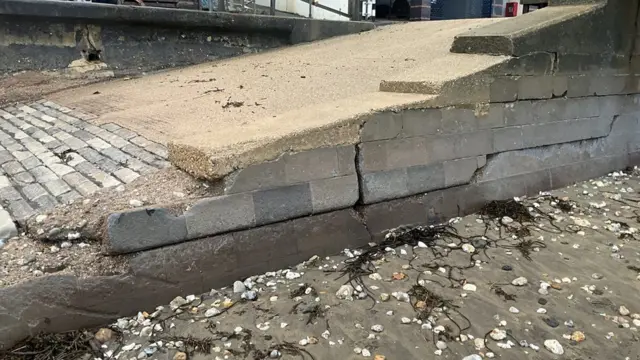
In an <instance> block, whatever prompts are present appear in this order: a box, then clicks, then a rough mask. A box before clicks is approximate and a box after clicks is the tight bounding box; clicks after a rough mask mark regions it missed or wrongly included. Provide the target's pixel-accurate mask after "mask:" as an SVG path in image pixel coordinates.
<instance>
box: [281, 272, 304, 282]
mask: <svg viewBox="0 0 640 360" xmlns="http://www.w3.org/2000/svg"><path fill="white" fill-rule="evenodd" d="M300 276H302V275H300V273H297V272H295V271H288V272H287V274H286V275H285V276H284V277H285V278H287V279H288V280H293V279H297V278H299V277H300Z"/></svg>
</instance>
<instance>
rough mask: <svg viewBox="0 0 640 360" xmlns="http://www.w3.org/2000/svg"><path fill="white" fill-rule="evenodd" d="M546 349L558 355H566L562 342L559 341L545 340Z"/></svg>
mask: <svg viewBox="0 0 640 360" xmlns="http://www.w3.org/2000/svg"><path fill="white" fill-rule="evenodd" d="M544 347H545V348H546V349H547V350H549V351H551V352H552V353H554V354H556V355H562V354H564V349H563V348H562V345H560V342H558V340H555V339H550V340H545V341H544Z"/></svg>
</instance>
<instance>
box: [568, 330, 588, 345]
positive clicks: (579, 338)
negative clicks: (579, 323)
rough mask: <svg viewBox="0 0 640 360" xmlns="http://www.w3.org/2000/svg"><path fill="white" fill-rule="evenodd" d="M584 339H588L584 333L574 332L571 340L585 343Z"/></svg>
mask: <svg viewBox="0 0 640 360" xmlns="http://www.w3.org/2000/svg"><path fill="white" fill-rule="evenodd" d="M584 339H586V336H585V335H584V333H583V332H582V331H574V332H573V333H572V334H571V340H573V341H575V342H577V343H579V342H583V341H584Z"/></svg>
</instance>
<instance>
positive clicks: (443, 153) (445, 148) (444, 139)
mask: <svg viewBox="0 0 640 360" xmlns="http://www.w3.org/2000/svg"><path fill="white" fill-rule="evenodd" d="M498 130H499V129H498ZM493 131H494V130H481V131H476V132H472V133H466V134H454V135H447V136H438V137H430V138H427V139H426V147H427V156H428V161H426V162H424V164H430V163H435V162H440V161H444V160H452V159H460V158H465V157H472V156H478V155H486V154H490V153H492V152H493Z"/></svg>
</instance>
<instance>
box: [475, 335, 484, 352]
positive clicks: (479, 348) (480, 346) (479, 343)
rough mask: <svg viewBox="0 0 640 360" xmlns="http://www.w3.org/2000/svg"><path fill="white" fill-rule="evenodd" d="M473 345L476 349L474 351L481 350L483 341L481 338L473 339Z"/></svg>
mask: <svg viewBox="0 0 640 360" xmlns="http://www.w3.org/2000/svg"><path fill="white" fill-rule="evenodd" d="M473 345H474V346H475V347H476V349H478V350H482V349H484V339H482V338H475V339H473Z"/></svg>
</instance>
